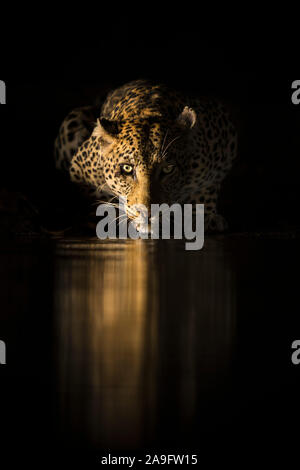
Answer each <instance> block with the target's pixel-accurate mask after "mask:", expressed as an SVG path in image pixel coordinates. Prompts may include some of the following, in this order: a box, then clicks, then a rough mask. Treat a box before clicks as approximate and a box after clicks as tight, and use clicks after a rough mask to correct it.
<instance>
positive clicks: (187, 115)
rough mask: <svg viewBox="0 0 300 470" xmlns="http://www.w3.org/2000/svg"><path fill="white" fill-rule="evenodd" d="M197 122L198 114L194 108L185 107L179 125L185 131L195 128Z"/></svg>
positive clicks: (178, 121) (179, 117)
mask: <svg viewBox="0 0 300 470" xmlns="http://www.w3.org/2000/svg"><path fill="white" fill-rule="evenodd" d="M196 121H197V114H196V113H195V111H194V110H193V109H192V108H189V107H188V106H185V107H184V109H183V111H182V112H181V113H180V114H179V116H178V118H177V123H178V124H179V125H180V127H182V128H183V129H186V130H189V129H192V128H193V127H194V125H195V124H196Z"/></svg>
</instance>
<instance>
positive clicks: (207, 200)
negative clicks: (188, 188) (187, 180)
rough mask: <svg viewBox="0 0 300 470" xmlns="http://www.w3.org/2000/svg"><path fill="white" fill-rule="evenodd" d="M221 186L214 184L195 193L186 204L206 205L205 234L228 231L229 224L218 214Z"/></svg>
mask: <svg viewBox="0 0 300 470" xmlns="http://www.w3.org/2000/svg"><path fill="white" fill-rule="evenodd" d="M219 191H220V185H219V184H214V185H211V186H205V187H203V188H201V189H199V190H197V191H195V192H193V193H192V194H191V195H189V197H188V198H187V199H185V201H184V202H185V203H190V204H204V229H205V232H224V231H225V230H227V229H228V224H227V222H226V220H225V219H224V217H223V216H222V215H220V214H218V211H217V201H218V195H219Z"/></svg>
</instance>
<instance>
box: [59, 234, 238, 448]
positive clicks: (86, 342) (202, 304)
mask: <svg viewBox="0 0 300 470" xmlns="http://www.w3.org/2000/svg"><path fill="white" fill-rule="evenodd" d="M56 263H57V264H56V279H55V307H54V308H55V321H56V332H57V345H56V350H55V357H56V365H57V377H58V381H59V384H58V387H57V390H58V397H57V398H58V402H59V408H58V411H59V415H60V418H61V419H60V423H61V430H62V433H63V435H64V437H65V438H66V437H67V438H71V440H73V439H74V438H75V437H76V440H77V439H78V438H79V440H81V441H82V442H83V441H84V442H86V443H88V444H91V445H97V446H98V448H99V446H100V447H103V448H105V447H106V448H108V447H109V448H113V447H114V446H115V447H117V448H134V447H138V446H140V445H142V444H143V443H149V442H153V441H155V439H156V438H157V437H158V436H159V435H161V436H163V435H165V434H168V433H169V434H170V433H172V432H173V431H174V432H176V426H177V428H178V430H180V431H182V432H186V430H187V429H191V427H193V426H194V421H195V419H197V413H198V412H199V410H200V409H201V407H202V406H203V403H205V400H206V398H207V396H210V395H211V392H212V391H213V393H215V394H216V390H217V389H218V387H220V384H222V383H223V379H224V376H226V374H227V371H228V366H229V365H230V357H231V347H232V341H233V337H234V331H235V290H234V287H235V281H234V273H233V271H232V269H231V267H230V260H228V259H227V255H226V253H224V252H223V251H222V246H221V245H218V244H215V243H214V242H211V243H208V244H207V248H206V250H203V251H202V252H199V253H196V252H194V253H193V254H191V253H187V252H185V251H184V249H183V248H182V245H180V244H178V243H175V241H170V242H166V241H163V242H161V241H147V240H138V241H114V242H107V243H105V242H102V243H99V242H98V241H97V242H93V241H91V242H88V241H82V242H80V241H78V242H77V241H69V242H64V243H61V244H60V245H59V247H58V253H57V257H56ZM216 294H217V295H216ZM221 389H222V385H221ZM170 416H172V420H171V421H172V425H171V426H172V429H171V428H170ZM107 446H108V447H107Z"/></svg>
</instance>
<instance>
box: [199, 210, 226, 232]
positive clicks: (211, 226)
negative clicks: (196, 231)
mask: <svg viewBox="0 0 300 470" xmlns="http://www.w3.org/2000/svg"><path fill="white" fill-rule="evenodd" d="M204 228H205V232H225V230H228V224H227V222H226V220H225V219H224V217H222V215H219V214H207V215H205V218H204Z"/></svg>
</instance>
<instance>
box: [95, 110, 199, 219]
mask: <svg viewBox="0 0 300 470" xmlns="http://www.w3.org/2000/svg"><path fill="white" fill-rule="evenodd" d="M195 124H196V113H195V111H194V110H193V109H191V108H188V107H185V108H184V109H183V111H182V112H181V113H180V114H179V116H178V117H177V119H175V120H172V121H170V120H166V119H163V118H162V117H161V116H150V117H147V118H144V117H142V118H137V119H134V120H124V121H120V122H117V121H112V120H108V119H106V118H101V119H99V120H98V122H97V125H96V127H95V129H94V131H93V136H94V137H96V138H97V141H98V142H99V144H100V161H101V168H102V171H103V173H104V176H105V180H106V184H107V186H108V187H109V188H110V191H111V192H112V193H114V194H115V195H116V196H119V197H122V198H124V199H125V210H126V213H127V216H128V217H129V218H130V219H136V218H137V217H139V215H140V214H139V211H138V210H137V209H136V207H135V206H136V205H140V204H142V205H143V206H145V207H146V208H147V209H148V213H149V214H150V205H151V204H154V203H159V204H161V203H167V204H172V203H174V202H178V201H180V200H182V196H184V191H185V188H186V187H187V185H188V183H189V181H187V168H188V162H187V156H186V152H185V150H186V147H187V144H188V139H189V138H190V136H191V133H192V132H193V128H194V126H195Z"/></svg>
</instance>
